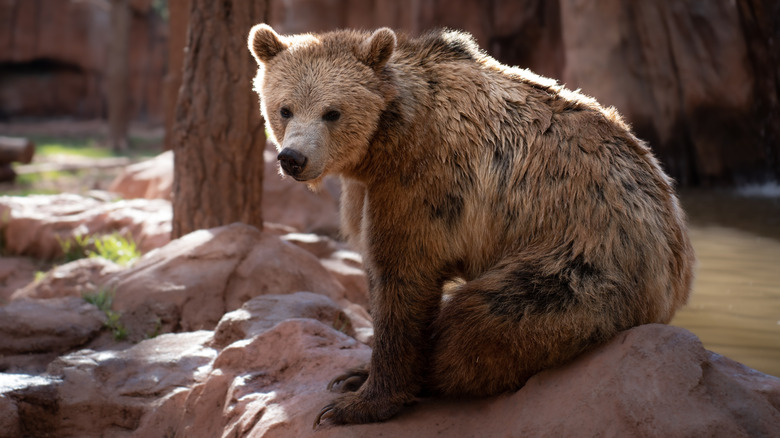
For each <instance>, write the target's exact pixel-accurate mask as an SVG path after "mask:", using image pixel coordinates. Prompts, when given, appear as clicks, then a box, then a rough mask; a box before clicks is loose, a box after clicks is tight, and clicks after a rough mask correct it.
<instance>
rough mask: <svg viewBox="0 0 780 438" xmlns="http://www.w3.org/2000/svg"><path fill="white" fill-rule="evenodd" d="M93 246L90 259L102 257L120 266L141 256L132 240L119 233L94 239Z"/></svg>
mask: <svg viewBox="0 0 780 438" xmlns="http://www.w3.org/2000/svg"><path fill="white" fill-rule="evenodd" d="M94 246H95V250H94V251H91V252H90V254H89V256H90V257H103V258H104V259H106V260H111V261H112V262H114V263H117V264H119V265H122V266H126V265H128V264H130V262H132V261H133V260H135V259H137V258H138V257H140V256H141V253H140V251H138V248H137V247H136V244H135V241H133V238H132V237H128V238H125V237H123V236H122V235H121V234H119V233H114V234H109V235H107V236H103V237H101V238H99V239H95V241H94Z"/></svg>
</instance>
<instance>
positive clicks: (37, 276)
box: [34, 271, 47, 283]
mask: <svg viewBox="0 0 780 438" xmlns="http://www.w3.org/2000/svg"><path fill="white" fill-rule="evenodd" d="M46 274H47V272H46V271H35V280H34V281H35V282H36V283H38V282H39V281H41V280H43V277H45V276H46Z"/></svg>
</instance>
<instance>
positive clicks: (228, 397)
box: [176, 319, 414, 437]
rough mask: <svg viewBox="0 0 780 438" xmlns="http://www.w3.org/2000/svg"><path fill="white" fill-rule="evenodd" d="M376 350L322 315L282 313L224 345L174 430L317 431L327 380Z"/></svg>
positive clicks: (190, 433)
mask: <svg viewBox="0 0 780 438" xmlns="http://www.w3.org/2000/svg"><path fill="white" fill-rule="evenodd" d="M370 355H371V350H370V349H369V348H368V347H367V346H366V345H364V344H361V343H359V342H357V341H356V340H355V339H353V338H351V337H349V336H347V335H345V334H344V333H341V332H339V331H338V330H336V329H334V328H333V327H331V326H329V325H325V324H323V323H322V322H320V321H317V320H312V319H290V320H286V321H283V322H281V323H279V324H277V325H275V326H273V327H272V328H271V329H270V330H268V331H266V332H264V333H261V334H259V335H257V336H255V337H253V338H251V339H248V340H245V341H241V342H234V343H233V344H231V345H230V346H228V347H226V348H225V349H223V350H222V351H221V352H220V353H219V355H218V356H217V359H216V360H215V361H214V365H213V371H212V372H211V374H210V375H209V376H208V377H207V378H206V380H205V381H203V383H201V384H198V385H195V387H193V389H192V391H191V392H190V394H189V395H188V397H187V401H186V402H185V405H184V410H183V413H182V415H181V417H180V422H179V424H178V425H177V427H176V436H181V437H196V436H197V437H211V436H223V437H226V436H285V437H290V436H306V435H308V434H311V433H312V430H311V425H312V421H313V419H314V415H315V413H316V412H317V411H318V410H319V408H320V407H322V406H323V405H324V404H326V403H327V402H328V400H329V399H330V397H331V396H332V395H331V394H329V393H328V392H327V391H325V389H324V387H325V386H324V385H326V384H327V382H328V381H329V380H330V379H331V378H332V377H334V376H336V375H338V374H339V373H341V372H343V371H344V370H346V369H348V368H351V367H355V366H358V365H360V364H363V363H366V362H367V361H368V360H369V358H370ZM292 382H296V383H294V384H291V383H292ZM206 406H210V407H211V408H210V413H209V415H205V411H203V409H204V408H205V407H206ZM215 408H216V409H215ZM375 430H381V429H375ZM342 432H346V433H349V432H348V430H347V429H345V430H342ZM406 432H407V433H412V434H414V432H412V431H411V430H407V431H406ZM389 436H393V435H392V434H390V435H389ZM398 436H403V435H398Z"/></svg>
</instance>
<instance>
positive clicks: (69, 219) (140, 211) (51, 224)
mask: <svg viewBox="0 0 780 438" xmlns="http://www.w3.org/2000/svg"><path fill="white" fill-rule="evenodd" d="M0 218H3V226H2V228H1V229H0V232H1V233H3V236H4V242H5V250H6V251H7V252H8V253H10V254H17V255H28V256H33V257H36V258H40V259H49V260H51V259H54V258H57V257H59V256H61V255H62V245H61V243H60V242H62V241H68V240H72V239H73V238H74V237H75V236H85V235H89V236H91V235H96V234H97V235H104V234H112V233H115V232H118V233H120V234H122V235H130V236H132V237H133V239H134V241H135V243H136V244H137V246H138V249H139V250H141V251H142V252H147V251H150V250H152V249H154V248H157V247H160V246H162V245H164V244H165V243H167V242H168V241H169V240H170V232H171V207H170V203H169V202H168V201H165V200H155V201H147V200H129V201H118V202H104V201H98V200H96V199H92V198H86V197H83V196H79V195H72V194H66V193H63V194H59V195H31V196H25V197H17V196H0Z"/></svg>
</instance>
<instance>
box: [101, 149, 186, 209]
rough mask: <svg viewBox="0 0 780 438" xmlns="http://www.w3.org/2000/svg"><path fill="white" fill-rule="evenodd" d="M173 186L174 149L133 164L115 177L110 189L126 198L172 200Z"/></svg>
mask: <svg viewBox="0 0 780 438" xmlns="http://www.w3.org/2000/svg"><path fill="white" fill-rule="evenodd" d="M172 188H173V151H167V152H163V153H162V154H160V155H158V156H156V157H154V158H151V159H149V160H145V161H141V162H140V163H135V164H131V165H129V166H127V167H125V168H124V169H122V172H121V173H120V174H119V175H117V176H116V178H114V180H113V181H112V182H111V184H110V185H109V187H108V191H109V192H111V193H116V194H117V195H120V196H121V197H122V198H124V199H136V198H145V199H167V200H169V201H170V200H171V189H172Z"/></svg>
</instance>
